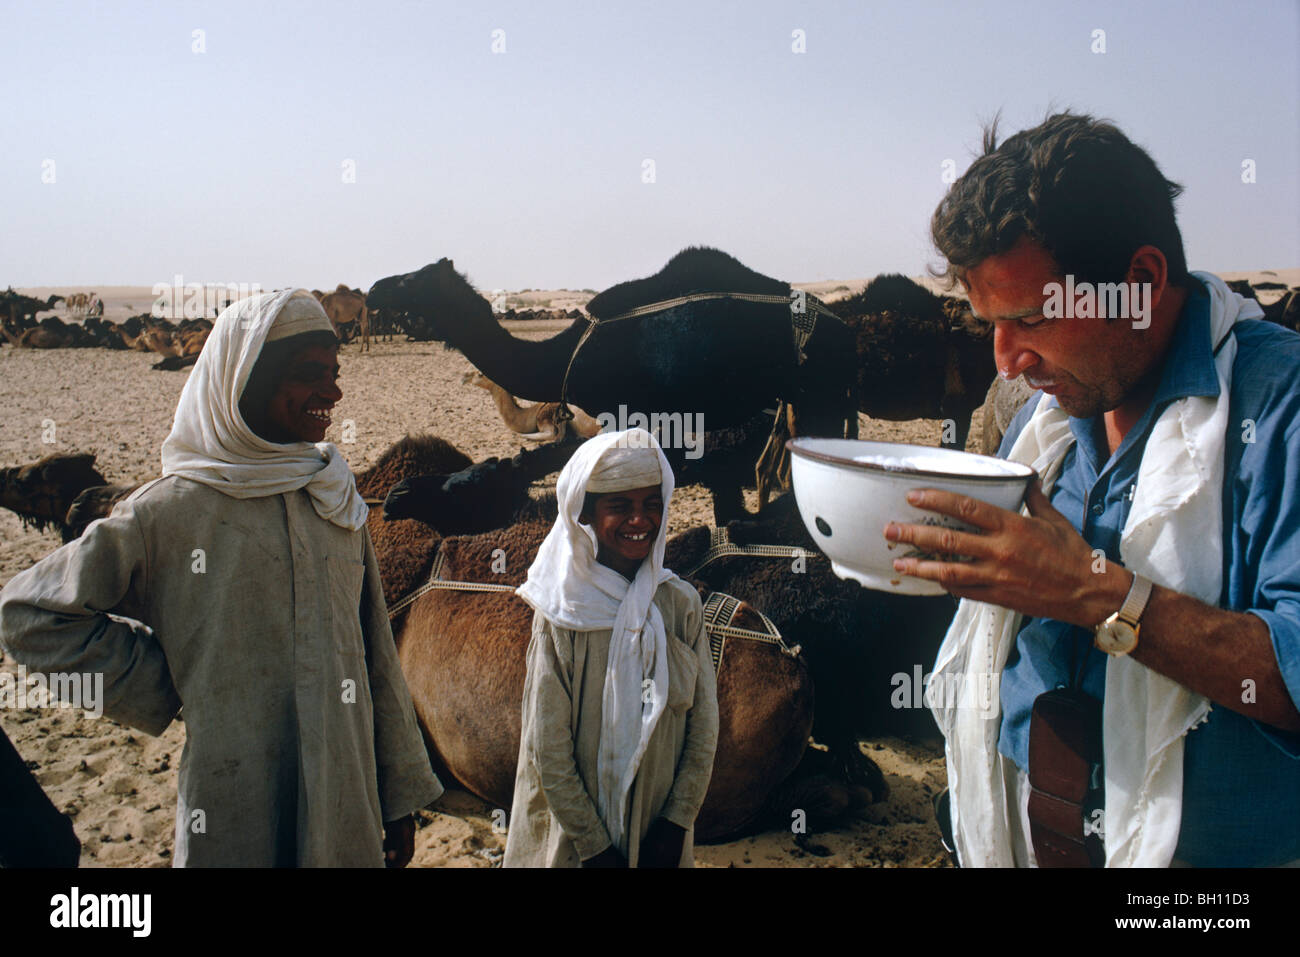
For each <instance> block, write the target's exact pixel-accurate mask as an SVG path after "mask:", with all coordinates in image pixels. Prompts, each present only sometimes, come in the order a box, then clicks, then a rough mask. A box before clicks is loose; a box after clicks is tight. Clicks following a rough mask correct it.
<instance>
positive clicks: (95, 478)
mask: <svg viewBox="0 0 1300 957" xmlns="http://www.w3.org/2000/svg"><path fill="white" fill-rule="evenodd" d="M103 484H105V483H104V476H102V475H100V474H99V472H98V471H97V470H96V469H95V456H94V454H93V453H83V454H79V455H47V456H46V457H45V458H43V459H41V460H40V461H38V462H33V463H32V464H30V465H19V466H16V467H14V468H7V469H0V506H2V507H4V508H7V509H9V510H10V511H11V512H15V513H16V514H17V515H18V517H19V518H21V519H22V520H23V524H24V525H29V526H34V527H35V528H36V529H37V530H38V531H40V530H44V528H45V527H46V526H47V525H57V526H59V527H60V528H62V527H63V523H64V518H65V516H66V515H67V514H68V509H69V507H71V505H72V502H73V501H74V500H75V499H76V497H77V496H78V495H80V494H81V492H83V491H84V490H85V489H87V488H90V487H91V486H95V485H103Z"/></svg>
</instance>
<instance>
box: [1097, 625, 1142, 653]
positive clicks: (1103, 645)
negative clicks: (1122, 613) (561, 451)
mask: <svg viewBox="0 0 1300 957" xmlns="http://www.w3.org/2000/svg"><path fill="white" fill-rule="evenodd" d="M1137 640H1138V634H1137V631H1136V630H1135V629H1134V627H1133V626H1132V625H1130V624H1129V623H1128V622H1126V621H1124V620H1123V619H1122V618H1115V619H1114V620H1112V621H1107V622H1106V623H1104V624H1102V625H1099V626H1098V628H1097V639H1096V644H1097V647H1098V648H1100V649H1101V650H1102V651H1104V652H1106V654H1108V655H1124V654H1128V653H1129V652H1130V651H1132V650H1133V649H1134V648H1136V647H1137Z"/></svg>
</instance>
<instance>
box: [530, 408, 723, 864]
mask: <svg viewBox="0 0 1300 957" xmlns="http://www.w3.org/2000/svg"><path fill="white" fill-rule="evenodd" d="M672 492H673V474H672V470H671V469H670V468H669V466H668V462H667V460H666V459H665V458H664V454H663V452H662V451H661V450H660V448H659V445H658V443H657V442H656V441H655V440H654V438H653V437H652V436H651V435H650V434H649V433H648V432H646V431H645V430H643V429H631V430H628V431H626V432H609V433H604V434H601V435H597V436H595V437H594V438H592V439H590V440H588V441H587V442H585V443H584V444H583V445H582V446H581V447H580V448H579V449H578V451H577V452H576V453H575V454H574V456H573V458H572V459H570V460H569V463H568V464H567V465H566V466H565V468H564V471H563V472H561V473H560V478H559V481H558V482H557V484H556V497H557V499H558V505H559V516H558V517H557V518H556V521H555V526H554V528H552V529H551V531H550V533H549V534H548V535H547V537H546V540H545V541H543V542H542V546H541V548H540V549H539V550H538V553H537V558H536V560H535V561H534V562H533V564H532V566H531V567H530V568H529V570H528V580H527V581H525V582H524V584H523V585H522V586H520V588H519V595H520V596H521V597H522V598H523V599H524V600H525V601H527V602H528V603H529V604H530V605H532V606H533V607H534V608H535V609H536V614H535V615H534V616H533V635H532V641H531V642H530V644H529V646H528V677H527V680H526V682H525V685H524V702H523V734H522V736H521V740H520V744H519V766H518V771H517V775H516V778H515V795H514V804H513V807H512V809H511V813H510V821H509V832H508V837H507V839H506V852H505V860H504V865H505V866H506V867H577V866H579V865H581V866H583V867H690V866H691V865H692V864H693V862H694V842H693V835H694V824H695V817H696V815H697V814H698V813H699V810H700V805H701V804H703V802H704V795H705V792H706V791H707V790H708V786H709V778H710V777H711V776H712V773H713V753H714V748H715V747H716V745H717V738H718V702H717V691H716V687H715V682H714V673H713V662H712V659H711V657H710V655H709V642H708V637H707V635H706V634H705V631H704V611H703V607H702V606H701V603H700V597H699V593H698V592H697V591H696V590H695V589H694V588H693V587H692V586H691V585H689V584H687V583H686V582H684V581H682V580H681V579H680V578H678V577H677V576H676V575H674V574H673V573H672V572H670V571H668V570H667V569H665V568H664V567H663V561H664V545H665V541H666V534H667V533H666V528H667V521H666V519H667V512H668V502H669V499H670V498H671V497H672Z"/></svg>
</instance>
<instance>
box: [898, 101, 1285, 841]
mask: <svg viewBox="0 0 1300 957" xmlns="http://www.w3.org/2000/svg"><path fill="white" fill-rule="evenodd" d="M1180 191H1181V189H1180V187H1178V186H1177V185H1176V184H1174V183H1171V182H1169V181H1168V180H1166V179H1164V177H1163V176H1162V175H1161V174H1160V172H1159V170H1158V169H1157V168H1156V166H1155V164H1154V162H1153V161H1152V160H1151V159H1150V157H1149V156H1147V154H1146V153H1144V152H1143V151H1142V150H1141V149H1140V148H1138V147H1136V146H1134V145H1133V144H1132V143H1131V142H1129V141H1128V140H1127V138H1125V137H1124V135H1123V134H1122V133H1120V132H1119V131H1118V130H1117V129H1115V128H1114V127H1113V126H1110V125H1109V124H1105V123H1099V122H1097V121H1094V120H1093V119H1092V118H1090V117H1086V116H1077V115H1071V114H1061V115H1058V116H1053V117H1050V118H1049V119H1048V120H1046V121H1045V122H1044V123H1043V124H1042V125H1040V126H1039V127H1036V128H1034V129H1032V130H1027V131H1024V132H1022V133H1020V134H1017V135H1016V136H1014V137H1012V138H1011V139H1009V140H1007V141H1006V143H1004V144H1002V146H1001V147H998V146H997V144H996V131H995V130H993V131H990V133H989V134H988V135H987V136H986V138H985V154H984V156H982V157H981V158H980V159H979V160H977V161H976V163H974V164H973V165H972V166H971V169H970V170H969V171H968V172H967V173H966V174H965V176H963V177H962V179H960V180H959V181H958V182H957V183H955V184H954V185H953V188H952V190H951V191H950V192H949V194H948V195H947V196H946V197H945V199H944V200H943V202H942V203H941V204H940V206H939V208H938V210H937V211H936V213H935V216H934V220H933V223H932V232H933V235H934V239H935V242H936V245H937V246H938V248H939V249H940V251H941V252H942V253H943V254H944V256H945V257H946V258H947V260H948V264H949V265H948V272H949V275H950V276H951V277H952V278H955V279H956V280H957V281H959V282H960V283H961V284H962V285H963V287H964V288H965V289H966V291H967V292H968V293H969V296H970V301H971V306H972V309H973V310H974V312H975V313H976V315H977V316H979V317H980V318H982V319H984V320H986V321H989V322H991V323H993V325H994V352H995V358H996V360H997V364H998V369H999V371H1000V373H1001V374H1002V375H1004V376H1005V377H1007V378H1014V377H1016V376H1019V375H1024V376H1025V378H1026V381H1027V382H1028V383H1029V384H1030V385H1031V386H1033V387H1034V388H1035V389H1038V390H1039V394H1038V395H1035V396H1034V397H1033V398H1031V400H1030V402H1029V403H1028V404H1027V405H1026V407H1025V408H1024V409H1023V410H1022V411H1021V413H1020V414H1019V415H1018V416H1017V417H1016V419H1015V421H1014V422H1013V423H1012V425H1011V427H1010V429H1009V430H1008V433H1007V436H1006V438H1005V439H1004V442H1003V446H1002V450H1001V453H1000V454H1002V455H1003V456H1004V457H1005V456H1007V455H1008V454H1009V453H1010V451H1011V449H1012V448H1013V446H1015V444H1016V442H1017V439H1019V438H1020V436H1021V433H1022V431H1023V430H1025V428H1026V426H1027V424H1028V423H1029V422H1030V420H1031V417H1033V416H1035V415H1036V414H1041V413H1040V411H1039V406H1040V400H1043V399H1044V396H1043V394H1044V393H1045V394H1046V396H1047V398H1046V399H1045V401H1044V403H1043V411H1047V410H1050V409H1054V408H1059V410H1061V411H1062V412H1064V413H1066V414H1068V416H1069V418H1068V426H1069V432H1070V433H1071V435H1070V436H1068V437H1067V438H1072V440H1073V441H1072V443H1071V444H1070V447H1069V448H1068V451H1067V452H1065V455H1064V459H1063V460H1062V462H1061V465H1060V472H1059V476H1058V477H1057V478H1056V482H1055V484H1054V486H1053V487H1052V489H1051V498H1050V500H1049V498H1048V497H1047V496H1046V495H1045V494H1044V493H1043V491H1042V488H1041V486H1040V485H1039V483H1038V482H1034V483H1033V484H1032V485H1031V488H1030V490H1029V492H1028V494H1027V497H1026V505H1027V507H1028V511H1029V515H1028V516H1021V515H1018V514H1014V513H1011V512H1006V511H1003V510H1000V509H996V508H993V507H992V506H988V505H984V504H983V503H977V502H975V501H974V500H972V499H968V498H965V497H963V496H958V495H953V494H949V493H943V492H940V491H937V490H929V491H925V492H922V493H920V494H919V496H918V497H917V498H916V499H914V500H913V504H916V505H918V506H919V507H922V508H927V509H931V510H934V511H937V512H942V513H945V514H948V515H951V516H954V517H957V518H960V519H962V520H963V521H965V522H966V523H968V524H970V525H973V526H975V527H977V528H978V529H979V530H980V531H979V533H978V534H975V533H971V534H964V533H960V532H953V531H951V530H945V529H943V528H935V527H930V526H920V525H904V524H897V523H891V525H890V526H889V527H888V528H887V529H886V531H885V534H886V537H887V538H889V539H890V540H893V541H898V542H907V543H913V544H915V545H917V546H918V547H920V548H922V549H924V550H926V551H929V552H937V553H940V554H942V555H948V556H957V555H960V556H968V557H969V558H970V559H972V560H970V561H962V562H955V561H926V560H920V559H916V558H909V559H901V560H899V561H898V562H897V563H896V568H897V569H898V570H899V571H901V572H904V573H906V574H913V575H917V576H919V577H923V578H928V579H932V580H935V581H938V582H940V583H941V584H943V585H944V587H945V588H947V589H948V590H949V591H950V592H951V593H952V594H954V595H956V596H958V597H961V598H966V599H972V600H974V601H979V602H987V603H990V604H991V605H996V606H1001V607H1002V608H1006V609H1011V610H1012V611H1014V612H1018V613H1020V614H1021V615H1023V616H1025V617H1024V620H1023V625H1022V627H1021V629H1020V631H1019V633H1018V634H1017V635H1016V637H1015V643H1014V648H1012V649H1011V651H1010V653H1009V656H1008V657H1007V659H1006V665H1005V669H1004V670H1003V672H1002V677H1001V712H1002V717H1001V726H1000V728H999V729H998V733H997V750H998V752H999V754H1000V755H1001V756H1003V757H1005V758H1006V759H1009V760H1010V761H1012V762H1014V765H1015V767H1016V768H1017V769H1019V771H1020V772H1024V771H1026V770H1027V769H1028V751H1029V744H1028V738H1029V724H1030V714H1031V711H1032V709H1033V705H1034V701H1035V699H1036V698H1037V697H1038V696H1039V695H1040V694H1042V693H1043V692H1046V691H1050V690H1052V689H1056V688H1068V687H1076V688H1081V690H1082V692H1083V693H1084V694H1086V695H1088V696H1090V697H1092V698H1094V699H1098V700H1103V699H1104V697H1105V692H1106V686H1107V667H1108V661H1110V660H1112V659H1113V658H1115V657H1119V656H1129V658H1130V659H1131V660H1132V661H1136V662H1138V663H1139V664H1140V665H1142V666H1144V667H1145V668H1147V669H1150V670H1151V671H1152V672H1155V673H1157V674H1159V675H1163V676H1164V677H1166V678H1168V679H1171V681H1172V682H1176V683H1177V685H1180V686H1182V687H1183V688H1185V689H1188V690H1190V691H1191V692H1193V693H1195V694H1196V695H1199V696H1203V697H1204V698H1206V699H1209V702H1210V707H1209V714H1208V717H1207V718H1206V719H1205V720H1204V721H1202V722H1200V723H1198V724H1197V725H1196V726H1195V727H1193V728H1192V729H1191V730H1189V731H1187V732H1186V733H1185V735H1184V737H1183V742H1182V744H1183V750H1182V772H1181V773H1182V782H1181V788H1182V802H1181V821H1180V822H1178V821H1175V824H1176V825H1178V824H1180V825H1181V826H1179V827H1178V829H1177V845H1176V851H1174V852H1173V860H1174V861H1175V862H1178V863H1187V864H1193V865H1199V866H1247V865H1278V864H1283V863H1288V862H1291V861H1295V860H1297V859H1300V712H1297V707H1296V702H1297V701H1300V376H1297V374H1296V373H1297V372H1300V336H1296V335H1295V334H1294V333H1291V332H1289V331H1287V330H1284V329H1281V328H1280V327H1276V326H1271V325H1269V324H1266V323H1263V322H1260V321H1254V320H1250V319H1244V320H1241V321H1238V322H1237V323H1236V324H1235V325H1231V326H1230V329H1231V331H1230V333H1227V334H1225V335H1223V336H1222V337H1221V338H1220V339H1219V341H1215V338H1214V336H1212V333H1211V305H1210V303H1211V299H1212V298H1213V297H1214V295H1215V294H1219V295H1221V292H1220V293H1215V291H1214V290H1212V289H1210V288H1209V287H1208V286H1209V284H1213V282H1214V281H1213V280H1212V279H1210V277H1205V279H1204V280H1203V279H1201V278H1198V277H1197V276H1194V275H1191V274H1189V273H1188V272H1187V269H1186V264H1185V260H1184V257H1183V250H1182V239H1181V236H1180V234H1179V232H1178V227H1177V224H1176V221H1175V219H1174V212H1173V199H1174V198H1175V197H1176V196H1177V195H1178V193H1179V192H1180ZM1083 283H1091V284H1094V285H1093V286H1089V287H1087V288H1088V289H1090V290H1091V289H1094V288H1100V287H1098V286H1096V284H1099V283H1116V284H1118V283H1123V284H1126V285H1127V287H1128V289H1129V290H1131V291H1132V292H1133V293H1134V296H1133V297H1132V298H1130V299H1129V300H1128V302H1127V303H1126V304H1125V303H1121V305H1127V306H1128V307H1129V311H1128V314H1126V315H1122V316H1116V315H1114V314H1113V313H1112V314H1110V315H1109V317H1102V318H1098V315H1099V314H1101V313H1105V310H1104V309H1097V308H1096V303H1095V301H1094V302H1092V303H1085V301H1084V300H1085V299H1086V296H1083V295H1080V296H1079V297H1078V298H1077V299H1076V300H1071V299H1070V298H1069V291H1070V290H1072V289H1080V288H1083V287H1081V286H1080V284H1083ZM1220 285H1221V284H1220ZM1062 289H1064V290H1066V299H1065V302H1064V306H1065V308H1064V309H1063V308H1062V305H1063V303H1062V301H1061V296H1060V293H1061V290H1062ZM1112 304H1113V303H1112ZM1074 305H1078V306H1081V307H1082V308H1079V309H1077V310H1076V311H1074V312H1073V313H1072V312H1071V309H1070V307H1071V306H1074ZM1135 306H1136V308H1135ZM1219 308H1220V309H1222V306H1221V305H1220V307H1219ZM1233 308H1236V306H1235V305H1234V306H1233ZM1229 336H1231V337H1232V338H1233V340H1234V343H1235V350H1236V351H1235V356H1233V357H1232V360H1231V363H1230V369H1231V373H1230V377H1229V381H1230V383H1231V384H1230V387H1229V396H1228V412H1227V418H1226V421H1227V426H1226V430H1223V431H1221V432H1220V433H1219V437H1218V439H1217V442H1218V443H1219V445H1221V448H1222V493H1221V494H1222V526H1223V527H1222V546H1221V554H1220V555H1218V556H1204V557H1203V558H1202V560H1204V561H1208V562H1212V563H1213V562H1217V563H1220V564H1221V566H1222V589H1221V591H1220V594H1219V595H1218V598H1217V602H1216V603H1215V604H1210V603H1209V598H1208V597H1206V596H1203V597H1206V600H1200V599H1198V598H1196V597H1193V596H1191V595H1188V594H1184V593H1181V592H1179V591H1177V590H1174V589H1171V588H1165V587H1161V586H1160V585H1158V584H1157V585H1155V586H1154V587H1151V588H1150V591H1149V592H1148V591H1147V585H1148V583H1147V582H1146V581H1145V580H1144V576H1141V575H1135V574H1134V573H1133V572H1132V571H1130V570H1129V569H1127V568H1125V567H1124V566H1123V564H1122V563H1121V561H1122V560H1121V555H1120V541H1121V534H1122V533H1123V532H1125V531H1126V526H1127V525H1128V522H1129V517H1130V511H1131V509H1132V507H1133V500H1134V495H1135V492H1136V489H1137V486H1138V482H1137V479H1138V474H1139V469H1140V468H1142V467H1143V457H1144V454H1145V453H1146V451H1147V444H1148V440H1149V439H1150V438H1151V436H1152V433H1153V429H1154V428H1155V426H1156V424H1157V422H1158V421H1159V420H1160V419H1161V416H1162V414H1164V413H1166V412H1167V411H1169V410H1170V409H1171V407H1174V412H1175V413H1178V410H1179V409H1181V408H1184V407H1185V406H1174V404H1175V403H1178V402H1180V401H1182V400H1185V399H1187V398H1188V397H1208V398H1210V399H1218V397H1220V393H1221V388H1220V378H1219V375H1218V374H1217V373H1216V364H1215V358H1216V355H1217V350H1219V349H1221V348H1222V347H1223V345H1224V341H1225V340H1227V339H1228V338H1229ZM1057 415H1058V416H1059V415H1060V413H1059V412H1058V413H1057ZM1201 438H1203V436H1198V439H1201ZM1146 466H1147V469H1148V471H1146V472H1144V474H1146V475H1151V474H1152V473H1151V471H1150V469H1151V466H1152V463H1146ZM1148 481H1150V480H1148ZM914 494H915V493H914ZM1169 511H1170V514H1171V515H1172V516H1173V517H1172V518H1170V519H1168V520H1169V521H1171V522H1173V523H1177V522H1178V521H1179V517H1178V515H1177V509H1176V507H1173V508H1170V510H1169ZM1183 531H1184V532H1185V533H1186V532H1188V531H1189V530H1187V529H1184V530H1183ZM1190 531H1191V533H1192V534H1195V529H1192V530H1190ZM1216 540H1217V536H1213V535H1208V534H1207V535H1206V536H1205V541H1206V543H1207V546H1206V547H1210V544H1211V543H1213V542H1214V541H1216ZM1099 556H1104V560H1101V561H1099V560H1098V558H1099ZM1121 610H1123V612H1124V614H1123V615H1121V616H1119V621H1118V622H1117V613H1119V612H1121ZM959 618H960V614H959ZM1129 625H1131V626H1132V627H1128V626H1129ZM949 637H950V639H951V638H952V634H951V633H950V636H949ZM1112 704H1114V703H1113V702H1112ZM1121 704H1122V703H1121ZM1118 714H1119V715H1120V717H1119V719H1118V720H1119V722H1120V723H1119V724H1112V723H1108V724H1107V734H1108V735H1110V734H1112V733H1113V732H1114V731H1115V729H1116V728H1117V727H1119V728H1122V727H1123V725H1122V722H1123V720H1124V719H1123V711H1122V709H1121V710H1119V711H1118ZM1139 717H1140V716H1137V715H1135V716H1134V722H1135V723H1136V722H1137V720H1138V718H1139ZM1112 720H1114V719H1112ZM1135 733H1137V734H1139V735H1140V734H1141V732H1135ZM948 744H949V749H950V758H951V754H952V752H951V749H952V747H953V746H954V741H953V740H952V738H951V737H950V739H949V742H948ZM1107 753H1108V754H1109V753H1110V749H1109V746H1108V749H1107ZM950 773H951V767H950ZM968 786H969V785H968ZM1022 787H1023V782H1022ZM1110 793H1111V791H1110V788H1109V785H1108V788H1107V794H1110ZM1018 799H1022V800H1023V795H1019V796H1018ZM1021 811H1022V813H1023V805H1022V808H1021ZM1108 813H1109V811H1108ZM966 823H967V826H968V827H978V826H980V825H979V823H978V822H969V821H968V822H966ZM1170 846H1172V844H1171V845H1170ZM1108 850H1109V848H1108ZM1017 860H1018V861H1019V860H1020V858H1017Z"/></svg>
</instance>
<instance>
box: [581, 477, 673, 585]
mask: <svg viewBox="0 0 1300 957" xmlns="http://www.w3.org/2000/svg"><path fill="white" fill-rule="evenodd" d="M663 519H664V500H663V496H662V495H661V494H660V489H659V486H658V485H647V486H646V487H645V488H637V489H631V490H630V491H627V492H609V493H607V494H604V495H601V496H600V497H599V498H597V499H596V505H595V508H594V509H593V510H592V512H591V513H587V512H583V514H582V515H581V516H580V517H579V521H580V522H582V523H583V524H584V525H590V526H591V530H592V531H593V532H595V533H596V542H597V549H596V560H597V561H598V562H600V563H601V564H602V565H607V566H609V567H610V568H612V569H614V570H615V571H617V572H621V573H622V574H623V575H625V576H626V577H628V578H631V577H633V576H634V575H635V574H636V570H637V568H638V567H639V566H640V565H641V562H642V561H644V560H645V558H646V556H647V555H649V554H650V551H651V549H653V548H654V543H655V539H656V538H657V537H658V535H659V526H660V524H662V522H663Z"/></svg>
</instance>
